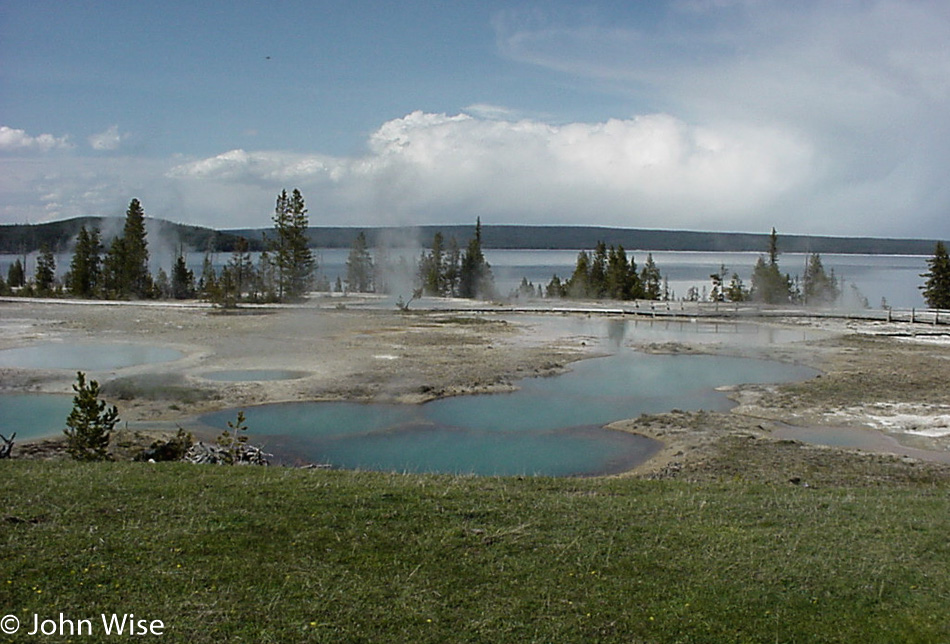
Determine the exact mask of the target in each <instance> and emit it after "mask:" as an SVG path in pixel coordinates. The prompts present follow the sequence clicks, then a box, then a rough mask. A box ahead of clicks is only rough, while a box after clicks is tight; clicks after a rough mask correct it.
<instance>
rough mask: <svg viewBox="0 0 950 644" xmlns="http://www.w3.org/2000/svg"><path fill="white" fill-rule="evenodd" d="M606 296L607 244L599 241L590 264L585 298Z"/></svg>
mask: <svg viewBox="0 0 950 644" xmlns="http://www.w3.org/2000/svg"><path fill="white" fill-rule="evenodd" d="M606 294H607V244H606V243H604V242H602V241H599V242H597V246H595V247H594V254H593V255H592V256H591V262H590V278H589V280H588V290H587V297H592V298H601V297H604V296H605V295H606Z"/></svg>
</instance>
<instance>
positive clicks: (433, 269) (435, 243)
mask: <svg viewBox="0 0 950 644" xmlns="http://www.w3.org/2000/svg"><path fill="white" fill-rule="evenodd" d="M442 243H443V237H442V233H440V232H437V233H435V235H433V236H432V248H431V250H430V251H429V254H428V255H425V254H423V256H422V258H421V259H420V261H419V280H420V282H421V283H422V292H423V293H425V294H426V295H433V296H436V297H441V296H442V295H445V288H444V279H445V274H444V272H443V271H444V269H445V266H444V263H445V257H444V253H443V250H442Z"/></svg>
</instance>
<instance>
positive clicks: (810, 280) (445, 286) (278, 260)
mask: <svg viewBox="0 0 950 644" xmlns="http://www.w3.org/2000/svg"><path fill="white" fill-rule="evenodd" d="M64 223H65V222H64ZM74 223H75V221H74ZM165 223H167V222H165ZM272 223H273V227H272V228H271V229H269V230H268V231H266V232H263V231H262V232H255V231H243V232H246V233H247V236H243V235H238V234H233V233H228V234H226V235H224V236H222V237H221V238H220V239H219V238H218V237H217V236H216V235H217V233H216V232H215V231H210V232H211V233H213V234H212V235H210V236H209V235H207V234H204V233H202V230H209V229H199V228H197V227H184V228H183V229H182V230H183V231H184V233H185V234H184V239H182V237H179V240H180V241H179V246H178V252H177V255H176V257H175V260H174V262H173V264H172V266H171V267H170V271H168V272H166V271H165V269H164V268H160V269H159V270H158V271H157V273H155V274H154V275H153V274H152V273H151V272H150V271H149V251H148V238H147V237H148V234H147V226H146V218H145V211H144V208H143V206H142V204H141V203H140V202H139V201H138V199H132V201H131V202H130V204H129V208H128V210H127V211H126V216H125V221H124V225H123V228H122V232H121V234H118V235H116V236H114V237H112V238H111V240H109V241H108V243H105V240H104V239H103V235H102V232H101V230H100V228H98V227H96V226H94V225H92V224H91V223H90V225H89V226H88V227H87V225H86V223H79V228H78V230H77V231H76V232H75V236H73V237H70V238H68V239H66V240H63V239H62V234H63V227H59V228H58V229H55V230H54V229H49V230H48V231H47V232H46V233H45V234H42V233H41V234H40V237H44V236H45V238H46V239H47V241H44V242H42V243H41V245H40V250H39V255H38V257H37V259H36V262H35V269H34V270H33V272H32V275H28V274H27V270H26V262H25V261H24V260H21V259H19V258H18V259H16V260H15V261H14V262H13V263H12V264H11V265H10V267H9V269H8V271H7V275H6V276H5V279H4V276H2V275H0V294H3V295H10V294H18V295H24V296H30V295H36V296H45V297H49V296H65V295H70V296H74V297H83V298H102V299H192V298H200V299H205V300H208V301H211V302H214V303H216V304H220V305H223V306H234V305H236V304H237V303H239V302H281V301H294V300H299V299H301V298H302V297H303V296H304V295H305V294H306V293H308V292H309V291H311V290H317V291H333V290H336V291H338V292H359V293H384V294H390V293H394V290H395V289H394V287H395V283H398V284H399V285H400V288H403V289H405V286H406V285H407V284H410V285H411V288H410V291H411V293H412V297H413V298H414V297H418V296H421V295H428V296H437V297H438V296H442V297H462V298H493V297H497V296H499V295H500V294H499V293H497V292H496V290H495V287H494V280H493V277H492V273H491V266H490V264H489V263H488V262H487V261H486V260H485V256H484V254H483V251H482V249H483V248H484V247H485V233H484V229H483V228H482V224H481V220H480V219H479V220H478V221H477V222H476V224H475V227H474V229H470V228H468V227H456V226H451V227H448V228H449V230H455V229H461V230H471V232H472V235H471V237H470V238H469V240H468V242H467V244H466V246H465V247H464V248H463V247H462V246H460V245H459V243H458V241H457V237H456V236H455V235H454V234H451V235H449V236H446V235H445V234H444V233H443V232H442V231H441V230H436V231H435V232H434V233H433V235H432V242H431V244H430V246H429V250H428V252H426V251H423V252H422V254H421V256H420V257H419V259H418V261H417V262H416V263H415V264H414V265H413V264H412V262H410V261H408V260H406V258H405V257H404V256H399V257H398V258H392V257H390V256H389V253H388V252H387V249H386V247H385V246H384V245H375V246H374V241H375V242H376V243H377V244H378V243H379V241H380V234H379V233H380V229H371V230H370V234H368V233H367V232H366V231H363V230H359V231H358V232H356V233H355V236H353V237H352V242H351V245H350V253H349V256H348V258H347V262H346V280H345V282H344V281H343V279H342V278H339V277H338V278H337V282H336V284H330V283H329V281H328V280H327V279H326V278H325V277H318V274H317V262H316V259H315V257H314V255H313V252H312V251H311V248H312V246H313V243H312V242H313V229H312V228H311V227H310V225H309V220H308V217H307V208H306V204H305V201H304V198H303V195H302V194H301V193H300V191H299V190H296V189H294V190H293V191H292V192H291V193H290V194H288V193H287V191H286V190H283V191H282V192H281V193H280V194H279V195H278V197H277V203H276V206H275V211H274V215H273V217H272ZM495 228H498V229H511V230H510V231H509V232H512V231H521V229H523V228H525V227H507V226H501V227H495ZM541 228H544V227H541ZM551 228H553V229H557V228H560V227H551ZM349 230H350V232H351V234H352V230H353V229H349ZM577 230H583V231H588V230H591V229H587V228H579V229H577ZM593 230H595V231H600V232H605V233H607V232H610V231H611V230H613V231H616V230H618V229H593ZM7 232H8V233H9V232H10V231H7ZM33 232H34V235H36V234H37V231H33ZM548 232H549V233H550V232H551V231H548ZM628 232H630V231H628ZM639 232H644V231H639ZM647 232H653V233H656V232H658V231H647ZM661 232H662V231H661ZM667 232H669V231H667ZM17 234H18V235H19V236H20V237H21V241H20V248H21V249H22V248H25V247H26V245H25V244H26V242H25V241H23V239H22V238H23V237H24V235H25V233H24V232H23V231H22V230H21V231H19V232H18V233H17ZM689 234H692V233H689ZM705 235H707V237H708V236H717V235H718V236H719V238H720V239H723V238H722V237H721V236H722V235H726V237H725V238H729V236H730V235H732V236H735V235H738V234H735V233H708V234H705ZM10 237H11V235H10V234H7V235H6V238H4V236H3V235H0V247H3V246H9V244H10V243H11V242H10V239H9V238H10ZM13 237H16V235H13ZM514 237H518V235H517V234H515V235H514ZM810 239H813V240H827V239H828V238H810ZM186 240H187V241H190V242H191V243H189V244H188V248H194V246H193V244H194V243H195V242H196V241H198V242H200V241H202V240H203V241H204V243H205V244H214V249H213V250H214V252H217V251H220V250H227V252H230V253H231V257H230V259H229V261H228V262H227V265H226V266H224V267H222V268H216V267H215V266H214V265H213V264H212V262H211V259H210V256H211V252H212V251H211V250H209V251H208V253H207V254H206V258H205V261H204V263H203V266H202V269H201V272H200V273H199V274H198V275H195V273H194V271H192V270H191V269H189V268H188V266H187V264H186V262H185V258H184V255H185V247H186V243H185V242H186ZM34 241H35V240H34ZM50 241H52V242H53V243H52V244H51V243H50ZM789 241H790V242H791V243H792V245H793V248H794V247H795V246H797V245H800V241H801V238H800V237H796V236H791V237H789V238H786V237H784V236H783V238H782V243H783V246H785V245H786V243H788V242H789ZM865 241H867V240H865ZM877 241H879V242H882V243H883V242H894V241H901V242H905V243H914V244H915V247H916V245H917V244H918V242H920V240H877ZM839 242H841V244H840V245H843V246H848V244H847V243H846V240H839ZM575 243H576V242H575ZM767 244H768V248H767V255H762V256H760V257H759V259H758V261H757V263H756V265H755V267H754V269H753V271H752V275H751V277H750V280H749V282H750V283H749V284H748V285H746V283H745V281H744V280H743V278H742V276H740V275H739V274H738V273H737V272H734V271H733V272H730V271H729V270H728V268H727V267H726V266H724V265H723V266H721V267H720V269H719V270H718V271H716V272H714V273H712V274H711V275H710V276H709V279H710V287H709V288H708V289H707V288H706V287H704V288H703V289H702V291H700V289H699V288H698V287H693V288H690V289H689V291H688V292H687V293H686V294H685V295H684V296H683V297H681V299H683V300H687V301H712V302H744V301H757V302H763V303H767V304H780V303H781V304H784V303H792V304H801V305H827V304H833V303H835V302H836V301H837V300H838V299H839V298H840V297H841V296H842V294H843V292H844V290H845V289H844V284H843V283H839V281H838V280H837V278H836V277H835V275H834V270H833V269H832V270H831V271H830V273H829V272H826V271H825V269H824V266H823V264H822V260H821V255H820V253H819V252H817V251H816V252H809V253H808V259H807V262H806V267H805V270H804V274H803V275H801V276H798V275H795V276H794V277H793V276H792V275H790V274H788V273H783V272H782V271H781V269H780V266H779V259H778V257H779V243H778V236H777V233H776V231H775V229H774V228H773V229H772V231H771V233H770V234H769V236H768V238H767ZM657 245H658V246H660V247H662V244H657ZM667 245H669V244H667ZM818 245H821V244H818ZM884 245H885V246H886V245H887V244H884ZM64 246H66V247H72V248H73V253H72V259H71V262H70V266H69V270H68V271H67V272H66V273H65V275H64V276H63V278H62V279H59V278H58V277H57V271H56V268H57V267H56V260H55V255H54V252H53V249H54V247H55V248H62V247H64ZM720 247H721V244H720ZM848 247H852V246H848ZM371 248H373V249H374V250H375V257H374V256H373V254H371V253H370V249H371ZM932 248H933V255H932V257H931V258H930V259H928V260H927V264H928V268H929V271H928V272H927V273H924V274H922V275H921V277H922V278H925V282H924V284H923V285H922V286H921V287H920V288H921V290H922V291H923V296H924V299H925V300H926V301H927V303H928V305H929V306H931V307H932V308H938V309H944V308H950V259H948V258H947V251H946V245H945V244H944V243H943V242H941V241H938V242H935V243H934V244H933V247H932ZM657 249H658V250H659V249H660V248H657ZM838 250H839V251H840V249H838ZM253 252H259V253H260V254H259V256H258V258H257V261H256V262H255V261H254V260H253V259H252V253H253ZM24 254H25V253H24ZM407 295H408V293H407ZM508 296H509V297H538V298H571V299H616V300H639V299H645V300H666V301H669V300H670V299H672V298H673V294H672V293H671V292H670V289H669V286H668V284H667V283H666V280H665V279H664V278H663V275H662V273H661V272H660V269H659V267H658V266H657V265H656V263H655V262H654V261H653V256H652V254H650V253H648V255H647V258H646V260H645V262H644V264H643V266H642V267H641V268H640V269H638V268H637V266H636V263H635V260H633V259H631V258H629V257H628V253H627V251H625V249H624V246H623V244H622V243H616V244H613V243H612V244H610V246H608V245H607V243H606V242H605V241H603V239H598V240H597V241H596V242H595V243H594V244H593V250H592V251H587V250H582V251H580V252H579V254H578V257H577V261H576V264H575V266H574V270H573V272H572V274H571V275H570V276H569V277H567V278H566V279H562V278H561V277H559V276H557V275H553V276H552V278H551V280H550V282H548V284H547V285H545V286H542V285H541V284H538V285H535V284H533V283H531V282H529V281H528V280H527V279H523V280H522V283H521V285H520V287H519V288H518V289H516V290H515V291H513V292H512V293H509V294H508ZM410 299H411V298H410ZM865 305H867V303H866V302H865ZM400 306H406V303H405V302H403V301H401V303H400Z"/></svg>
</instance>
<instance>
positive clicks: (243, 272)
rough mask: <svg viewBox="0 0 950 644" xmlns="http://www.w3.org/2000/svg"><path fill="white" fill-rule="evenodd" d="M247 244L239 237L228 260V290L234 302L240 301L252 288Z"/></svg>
mask: <svg viewBox="0 0 950 644" xmlns="http://www.w3.org/2000/svg"><path fill="white" fill-rule="evenodd" d="M248 249H249V244H248V243H247V240H246V239H245V238H244V237H239V238H238V240H237V243H235V245H234V250H233V251H232V252H231V259H230V260H228V266H227V269H228V271H229V273H230V276H229V278H230V281H231V284H230V285H229V286H230V289H231V290H232V291H233V295H234V297H235V300H241V299H242V298H243V297H244V293H245V292H246V291H248V290H250V289H251V288H252V284H253V282H254V263H253V262H252V261H251V252H250V250H248Z"/></svg>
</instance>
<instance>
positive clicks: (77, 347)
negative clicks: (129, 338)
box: [0, 342, 184, 371]
mask: <svg viewBox="0 0 950 644" xmlns="http://www.w3.org/2000/svg"><path fill="white" fill-rule="evenodd" d="M183 355H184V354H183V353H182V352H181V351H178V350H177V349H170V348H168V347H160V346H154V345H150V344H124V343H120V342H115V343H109V344H104V343H103V344H77V343H66V342H44V343H43V344H35V345H33V346H29V347H20V348H17V349H4V350H2V351H0V367H14V368H18V369H77V370H81V371H111V370H113V369H123V368H125V367H134V366H136V365H143V364H155V363H159V362H171V361H173V360H178V359H179V358H181V357H182V356H183Z"/></svg>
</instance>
